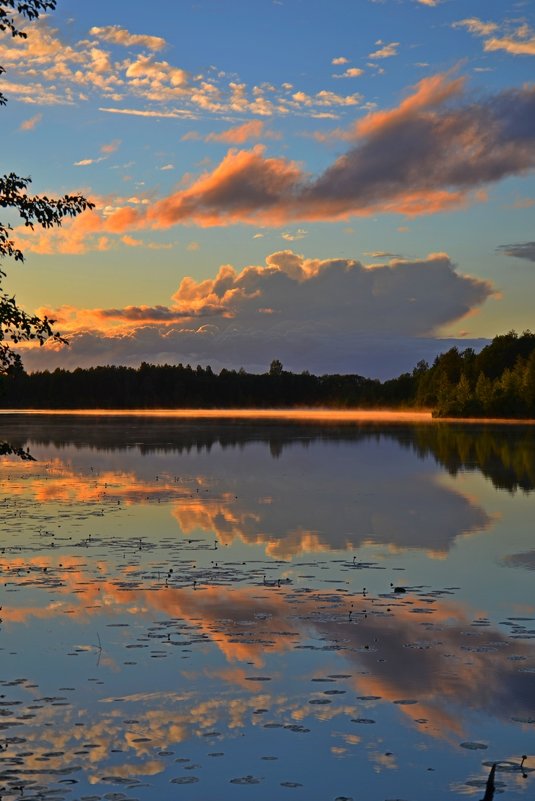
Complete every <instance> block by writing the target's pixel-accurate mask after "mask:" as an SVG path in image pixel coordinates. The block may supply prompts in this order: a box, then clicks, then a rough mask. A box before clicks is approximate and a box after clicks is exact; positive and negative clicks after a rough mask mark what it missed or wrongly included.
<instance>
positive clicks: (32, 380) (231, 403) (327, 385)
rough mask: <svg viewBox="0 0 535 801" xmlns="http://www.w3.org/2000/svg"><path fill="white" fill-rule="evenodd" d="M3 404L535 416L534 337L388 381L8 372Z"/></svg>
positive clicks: (98, 370)
mask: <svg viewBox="0 0 535 801" xmlns="http://www.w3.org/2000/svg"><path fill="white" fill-rule="evenodd" d="M0 407H1V408H4V409H6V408H9V409H16V408H26V409H29V408H31V409H45V408H48V409H88V408H91V409H155V408H160V409H173V408H207V409H217V408H221V409H223V408H227V409H228V408H257V409H259V408H297V407H327V408H335V409H355V408H357V409H358V408H380V407H382V408H396V409H401V408H405V409H431V410H432V411H433V414H434V415H435V416H437V417H497V418H518V419H526V418H535V334H534V333H532V332H531V331H524V332H523V333H522V334H517V333H516V332H515V331H510V332H508V333H507V334H502V335H499V336H496V337H495V338H494V339H493V340H492V342H491V343H490V344H488V345H486V346H485V347H484V348H483V349H482V350H481V351H480V352H479V353H476V352H475V351H474V350H473V349H472V348H467V349H465V350H459V349H458V348H451V349H449V350H448V351H446V352H445V353H442V354H440V355H439V356H437V357H436V359H435V360H434V362H433V364H432V365H429V364H428V363H427V362H425V361H420V362H418V364H417V365H416V366H415V367H414V369H413V370H412V372H410V373H402V374H401V375H399V376H398V377H396V378H392V379H390V380H387V381H383V382H381V381H379V380H377V379H371V378H365V377H363V376H360V375H356V374H348V375H338V374H334V375H333V374H327V375H313V374H311V373H309V372H307V371H304V372H301V373H292V372H289V371H286V370H284V368H283V365H282V363H281V362H280V361H279V360H277V359H275V360H273V361H272V363H271V365H270V367H269V370H268V371H267V372H265V373H262V374H256V373H248V372H246V371H245V370H244V369H243V368H242V369H240V370H227V369H223V370H221V371H220V372H219V373H215V372H213V371H212V369H211V368H210V367H209V366H206V367H201V366H200V365H199V366H197V367H192V366H191V365H189V364H188V365H182V364H178V365H169V364H164V365H155V364H147V363H145V362H143V363H142V364H141V365H140V367H138V368H134V367H119V366H111V365H108V366H102V367H91V368H85V369H83V368H77V369H75V370H63V369H60V368H58V369H56V370H53V371H48V370H43V371H38V372H33V373H26V372H25V371H24V369H23V368H22V367H21V366H20V365H13V366H12V367H11V368H9V369H8V370H7V371H6V372H5V373H4V374H3V375H0Z"/></svg>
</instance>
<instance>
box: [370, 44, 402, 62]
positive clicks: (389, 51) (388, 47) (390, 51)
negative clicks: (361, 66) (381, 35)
mask: <svg viewBox="0 0 535 801" xmlns="http://www.w3.org/2000/svg"><path fill="white" fill-rule="evenodd" d="M375 44H376V45H380V47H379V48H378V49H377V50H374V52H373V53H370V54H369V55H368V58H391V57H392V56H397V54H398V51H397V48H398V47H399V42H390V44H385V43H384V42H383V41H382V40H381V39H378V40H377V42H376V43H375Z"/></svg>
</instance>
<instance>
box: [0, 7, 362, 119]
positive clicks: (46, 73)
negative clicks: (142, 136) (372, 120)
mask: <svg viewBox="0 0 535 801" xmlns="http://www.w3.org/2000/svg"><path fill="white" fill-rule="evenodd" d="M0 41H1V42H2V65H3V66H4V67H6V68H9V71H10V74H12V75H14V76H15V78H16V80H15V81H12V82H10V83H9V84H7V83H5V84H4V86H3V88H5V89H6V93H7V91H9V92H10V93H11V95H13V96H14V97H15V98H16V99H18V100H19V102H24V103H39V104H49V105H50V104H60V103H61V104H74V103H83V102H87V101H88V100H89V99H90V96H91V95H96V96H100V98H101V99H102V100H105V101H106V102H101V103H100V105H101V110H103V111H107V112H109V113H119V114H130V115H134V116H146V117H184V118H186V119H188V118H189V119H191V118H194V117H195V115H198V114H199V113H202V114H203V115H206V114H218V115H222V114H225V115H229V114H240V115H243V114H255V115H258V116H261V117H266V116H272V115H274V114H289V113H299V114H303V113H306V114H308V115H309V116H324V115H325V114H326V113H329V114H332V115H334V114H336V113H337V109H338V111H339V110H342V109H343V108H344V107H345V106H347V105H355V104H357V103H358V102H359V100H360V96H357V95H348V96H344V95H338V94H337V93H334V92H330V91H328V90H319V91H316V92H314V93H312V94H310V95H308V94H307V93H299V91H296V90H294V87H293V86H292V85H291V84H288V83H287V82H284V83H282V84H281V86H279V87H276V86H273V85H272V84H268V83H263V84H261V85H259V86H248V85H247V84H246V83H244V82H242V81H240V80H239V79H238V78H237V77H236V76H233V77H232V79H231V80H230V79H229V76H227V75H226V74H225V72H223V71H220V70H218V69H217V68H216V67H215V66H214V67H209V68H208V69H207V70H206V73H205V74H204V73H199V74H196V75H190V74H189V73H188V72H187V71H186V70H185V69H184V68H183V67H182V66H181V65H180V64H174V63H171V62H170V61H165V60H157V53H158V51H161V50H162V49H163V48H164V47H165V45H166V42H165V40H164V39H163V38H162V37H158V36H152V35H148V34H132V33H130V32H129V31H127V30H126V29H124V28H120V27H119V26H116V25H111V26H106V27H93V28H91V29H90V36H89V37H88V38H83V39H80V40H79V41H77V42H74V43H72V44H71V43H67V42H64V41H62V39H61V37H60V35H59V33H58V31H57V30H56V29H54V28H51V27H49V26H48V25H47V23H43V22H39V21H37V22H36V24H35V25H33V26H32V28H31V31H29V32H28V39H23V40H18V39H17V40H13V41H12V40H11V39H10V38H9V36H8V35H7V33H6V32H4V33H3V34H2V32H0ZM109 45H122V46H126V47H141V48H144V50H143V51H142V52H141V53H139V54H134V55H130V54H128V55H127V57H117V53H116V51H115V50H114V48H110V47H109ZM36 76H38V77H36ZM291 91H294V94H295V95H297V96H292V95H291V94H289V93H290V92H291ZM122 103H124V107H123V106H122ZM138 105H141V107H140V108H138ZM326 108H329V109H331V111H329V112H326V111H325V109H326Z"/></svg>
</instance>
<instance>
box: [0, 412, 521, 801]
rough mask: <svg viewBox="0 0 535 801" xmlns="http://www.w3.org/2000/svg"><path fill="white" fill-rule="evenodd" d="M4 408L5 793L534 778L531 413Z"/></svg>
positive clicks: (321, 794) (473, 789)
mask: <svg viewBox="0 0 535 801" xmlns="http://www.w3.org/2000/svg"><path fill="white" fill-rule="evenodd" d="M17 426H18V428H17ZM17 426H15V428H17V431H16V434H17V436H18V437H19V442H20V443H21V444H24V445H27V444H29V445H30V447H31V448H32V450H33V451H34V452H35V455H36V456H38V457H39V461H38V462H36V463H21V462H17V461H14V460H12V461H4V462H2V463H0V479H1V482H2V484H1V486H2V491H1V492H0V509H1V510H2V521H1V524H0V526H1V527H0V588H1V590H2V593H1V594H2V598H1V600H0V605H1V606H2V610H1V611H0V616H1V617H2V622H1V625H0V638H1V639H0V648H1V649H2V654H1V659H2V671H1V674H0V688H1V689H0V694H1V695H2V698H1V699H0V787H2V788H3V789H2V790H1V791H0V792H1V794H2V795H3V796H4V797H6V798H19V797H21V795H22V796H23V797H24V798H30V799H35V800H36V801H37V799H38V798H39V799H41V800H43V799H53V798H56V799H58V798H67V797H68V798H71V799H82V798H85V799H87V798H92V799H95V801H96V800H97V799H101V798H107V799H117V801H119V799H120V798H121V799H123V801H126V799H127V798H128V799H130V798H136V799H139V800H140V801H142V799H147V801H148V800H149V799H152V798H155V797H158V798H162V799H166V798H172V797H173V798H174V797H176V788H174V787H173V785H174V784H180V785H181V788H180V791H179V792H180V797H181V798H185V799H192V801H202V800H203V799H204V801H206V800H207V799H214V800H215V799H220V798H230V797H231V798H235V797H237V795H238V794H240V795H242V794H243V795H244V797H245V796H247V798H248V799H252V801H264V800H265V801H268V799H272V798H279V797H283V796H285V795H286V794H290V795H291V796H292V797H293V798H295V799H298V801H320V799H321V801H324V799H330V800H332V801H334V799H341V798H346V799H350V798H351V799H356V798H366V799H367V801H385V799H392V798H398V797H402V798H411V799H414V801H429V799H430V798H446V797H448V795H449V794H451V795H453V796H460V795H466V794H471V795H473V796H474V798H475V799H479V798H481V797H482V795H483V794H484V788H485V783H486V779H487V776H488V773H489V763H490V764H492V762H495V761H497V762H498V769H497V773H496V783H497V788H498V789H499V790H504V791H505V795H504V796H503V797H504V799H512V798H515V797H518V798H520V797H522V796H524V797H526V798H527V797H528V794H529V791H530V790H529V788H530V786H531V787H532V784H533V781H532V780H533V769H534V768H535V757H534V756H533V755H531V754H530V748H529V743H530V742H531V740H532V737H533V726H534V725H535V682H534V676H535V643H534V640H535V628H534V622H535V607H534V606H533V598H532V594H531V593H530V591H529V589H528V588H529V586H530V585H529V583H528V580H529V571H528V570H526V569H525V568H526V567H528V568H529V567H531V566H532V561H533V551H532V550H530V539H529V534H530V531H531V528H530V525H529V520H530V519H532V518H530V517H529V514H530V513H531V514H532V512H533V506H532V499H531V496H528V495H525V494H517V495H515V496H513V495H510V494H509V493H503V492H502V493H498V492H496V491H494V490H492V491H491V494H489V491H490V488H491V487H492V484H496V482H497V480H498V479H497V477H498V476H499V475H501V476H503V475H504V474H505V473H507V475H508V476H509V477H511V476H513V475H514V482H516V485H515V486H523V487H524V488H526V487H525V485H526V482H527V480H528V479H527V478H526V476H528V477H529V475H531V473H530V471H531V468H532V465H531V462H530V458H529V453H530V445H529V442H530V440H529V436H526V441H525V442H523V441H522V438H521V437H520V436H518V437H517V436H516V433H513V435H512V437H511V438H510V439H508V438H507V437H505V435H503V436H502V434H501V433H499V432H498V433H497V439H495V441H494V442H491V441H490V440H489V434H488V431H487V430H486V429H485V430H483V431H482V433H481V436H482V440H481V441H479V440H478V437H477V431H476V429H470V431H469V432H466V431H463V430H462V427H459V428H458V429H457V427H452V428H444V427H443V426H442V425H440V426H438V427H437V428H436V430H435V428H434V426H425V427H416V428H411V427H407V426H406V425H403V426H397V427H389V428H387V429H384V428H383V429H381V428H379V427H377V426H371V427H367V428H359V429H357V430H355V429H346V428H344V429H341V428H339V427H335V428H328V429H324V428H320V427H318V426H316V425H313V426H311V427H309V426H307V427H305V428H303V427H295V426H293V427H290V426H283V425H280V424H277V425H270V426H262V427H259V426H255V427H254V428H252V429H250V428H248V427H243V426H241V427H240V426H238V425H237V424H235V423H232V424H226V425H224V426H221V428H218V427H216V426H214V425H213V424H212V425H210V426H208V427H205V426H201V425H200V424H197V425H196V426H194V427H193V428H191V427H188V426H187V425H186V424H185V423H181V424H180V425H178V426H176V425H172V426H169V425H168V423H166V422H162V421H155V422H154V423H152V422H151V424H150V425H148V424H146V423H143V424H141V423H139V422H136V421H132V420H127V421H121V422H120V423H119V422H118V421H113V420H108V421H99V420H98V419H97V420H96V421H95V420H93V421H92V422H91V423H83V424H82V425H80V426H78V425H73V423H72V421H70V422H68V424H65V422H64V421H62V420H60V419H57V420H55V421H54V422H53V423H51V422H50V421H47V422H46V424H45V425H43V423H42V422H38V421H37V422H36V421H35V420H33V419H31V418H28V419H27V420H25V421H24V422H23V423H22V424H20V425H19V424H17ZM508 430H511V431H512V430H513V429H508ZM431 431H433V432H434V433H430V432H431ZM515 431H516V429H515ZM444 432H449V433H444ZM448 437H449V440H448ZM500 437H502V439H501V440H500ZM11 439H12V440H13V436H11ZM446 440H448V441H447V442H446ZM521 453H523V454H524V455H523V457H522V458H520V454H521ZM496 454H500V455H501V463H500V460H499V459H498V457H497V456H496ZM274 457H275V458H274ZM511 465H514V467H513V468H511ZM444 468H446V470H445V469H444ZM511 470H513V472H512V473H511V472H510V471H511ZM487 478H491V482H487V481H486V479H487ZM500 480H501V479H500ZM508 480H509V479H508ZM478 482H479V483H478ZM509 483H510V482H509ZM502 484H503V481H502ZM482 488H485V491H484V492H483V491H482ZM510 488H511V486H508V489H510ZM468 534H473V535H476V536H466V535H468ZM437 557H439V558H437ZM518 567H520V568H521V570H518ZM489 599H490V601H491V603H489ZM522 754H526V755H527V759H526V760H524V763H523V765H522V768H521V767H520V766H521V764H522V763H521V755H522ZM524 777H525V778H524ZM231 785H232V786H231ZM234 785H240V787H234ZM21 788H22V790H21Z"/></svg>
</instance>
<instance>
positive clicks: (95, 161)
mask: <svg viewBox="0 0 535 801" xmlns="http://www.w3.org/2000/svg"><path fill="white" fill-rule="evenodd" d="M99 161H104V156H100V157H99V158H98V159H80V161H75V162H73V166H74V167H89V165H90V164H98V163H99Z"/></svg>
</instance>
